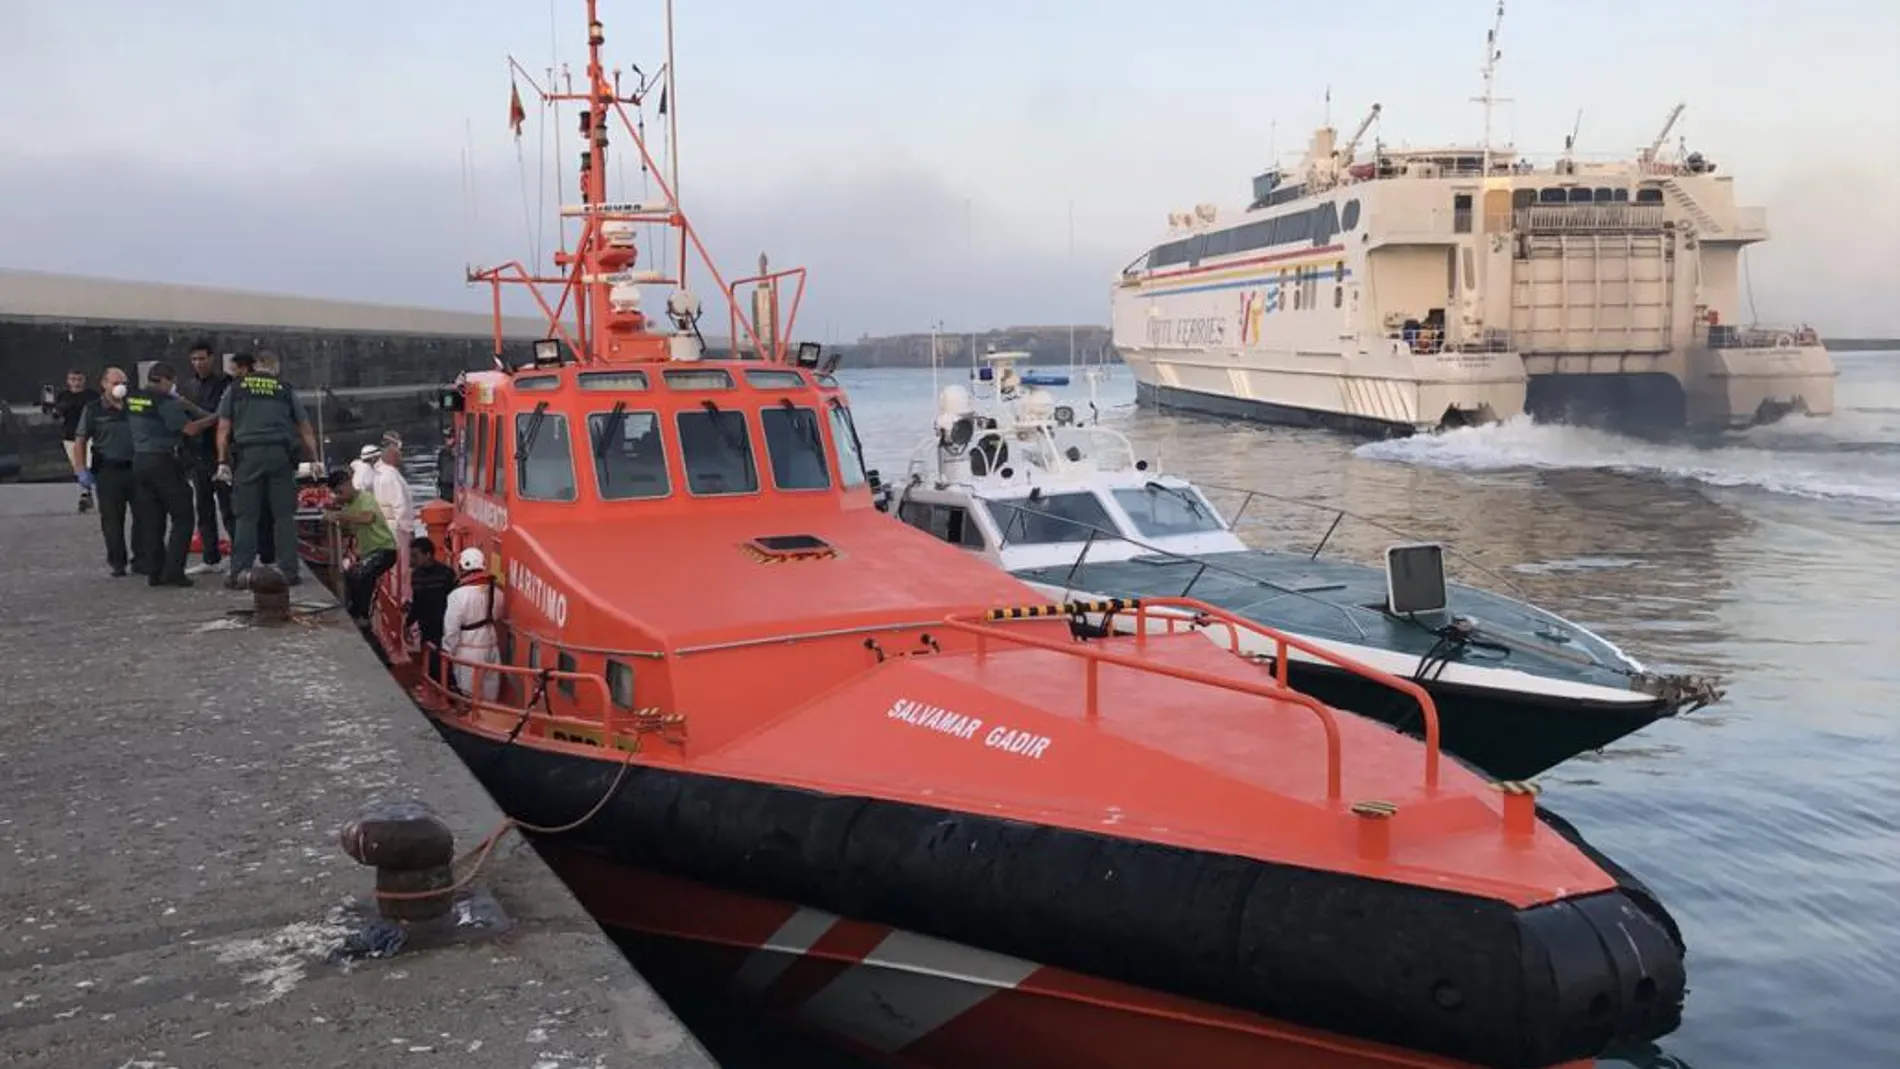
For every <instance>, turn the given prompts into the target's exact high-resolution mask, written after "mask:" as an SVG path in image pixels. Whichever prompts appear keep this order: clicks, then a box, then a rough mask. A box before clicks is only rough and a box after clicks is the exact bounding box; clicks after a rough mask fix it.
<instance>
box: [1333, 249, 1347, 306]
mask: <svg viewBox="0 0 1900 1069" xmlns="http://www.w3.org/2000/svg"><path fill="white" fill-rule="evenodd" d="M1345 303H1346V261H1344V260H1335V261H1333V307H1334V308H1340V307H1343V306H1344V305H1345Z"/></svg>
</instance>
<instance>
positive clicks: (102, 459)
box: [73, 367, 154, 576]
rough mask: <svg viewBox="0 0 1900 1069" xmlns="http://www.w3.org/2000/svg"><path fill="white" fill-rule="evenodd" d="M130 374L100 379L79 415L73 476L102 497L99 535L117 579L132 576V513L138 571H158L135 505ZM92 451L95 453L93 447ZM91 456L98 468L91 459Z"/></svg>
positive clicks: (113, 372) (109, 372) (115, 372)
mask: <svg viewBox="0 0 1900 1069" xmlns="http://www.w3.org/2000/svg"><path fill="white" fill-rule="evenodd" d="M128 392H129V391H128V389H127V387H126V381H125V372H123V371H121V370H119V369H118V368H116V367H109V368H107V369H106V373H105V374H103V375H101V376H99V394H98V395H97V396H95V397H94V398H93V400H92V401H90V402H88V403H87V405H86V407H85V409H84V410H83V411H81V412H80V414H79V423H78V425H77V426H76V427H75V428H74V431H73V442H74V445H75V446H76V448H75V449H74V450H73V455H74V456H75V457H76V458H78V459H76V460H74V462H73V474H74V476H76V477H77V478H78V479H79V485H80V487H81V488H83V489H84V490H85V491H86V492H87V493H89V494H93V495H95V496H96V497H97V498H98V503H99V504H98V508H99V531H100V533H101V534H102V535H103V536H104V537H105V542H106V566H107V567H109V568H111V569H112V574H113V575H114V576H123V575H124V574H125V572H126V563H127V562H126V552H125V517H126V513H127V511H128V510H129V511H130V512H131V514H132V559H131V565H132V571H133V572H135V573H138V574H140V575H147V574H150V573H152V572H153V570H154V569H153V568H152V563H151V561H150V560H148V559H147V558H146V556H145V544H144V542H143V535H144V525H143V524H142V523H140V522H139V511H138V510H137V509H134V508H131V505H132V455H133V454H132V427H131V423H130V421H129V420H128V419H127V415H126V410H125V397H126V394H127V393H128ZM88 446H90V447H91V451H90V454H89V453H88V450H87V447H88ZM88 455H90V456H91V458H92V463H91V464H90V465H87V464H86V463H85V458H86V457H87V456H88Z"/></svg>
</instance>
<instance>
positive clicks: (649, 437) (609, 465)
mask: <svg viewBox="0 0 1900 1069" xmlns="http://www.w3.org/2000/svg"><path fill="white" fill-rule="evenodd" d="M587 440H588V441H589V442H591V443H593V447H594V485H595V486H596V487H597V488H598V489H599V490H600V496H601V499H602V500H603V501H627V500H631V499H634V498H647V497H665V496H666V495H667V494H670V493H672V492H673V486H672V483H671V482H669V481H668V479H667V475H666V444H665V443H664V442H663V441H661V439H660V417H659V416H658V415H656V414H654V413H652V412H628V411H627V410H626V409H620V410H618V411H616V412H594V413H590V414H589V415H588V417H587Z"/></svg>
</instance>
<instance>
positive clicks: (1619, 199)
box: [1610, 189, 1630, 204]
mask: <svg viewBox="0 0 1900 1069" xmlns="http://www.w3.org/2000/svg"><path fill="white" fill-rule="evenodd" d="M1610 192H1611V193H1612V194H1614V195H1613V196H1612V197H1611V198H1610V199H1611V200H1612V201H1614V202H1615V203H1617V204H1627V203H1629V199H1630V191H1629V190H1627V189H1613V190H1611V191H1610Z"/></svg>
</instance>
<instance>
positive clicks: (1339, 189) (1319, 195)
mask: <svg viewBox="0 0 1900 1069" xmlns="http://www.w3.org/2000/svg"><path fill="white" fill-rule="evenodd" d="M1497 15H1498V22H1499V24H1501V23H1502V20H1503V15H1504V9H1503V5H1502V4H1499V6H1498V12H1497ZM1498 28H1499V27H1498V25H1494V26H1493V27H1492V30H1491V32H1490V35H1489V37H1488V40H1487V45H1486V58H1485V66H1484V95H1483V96H1482V97H1480V98H1479V100H1480V102H1482V103H1483V104H1484V106H1485V128H1486V134H1485V142H1484V144H1483V145H1481V146H1476V147H1466V148H1458V147H1452V148H1426V149H1407V150H1395V149H1390V148H1387V147H1385V146H1383V145H1380V144H1377V143H1376V142H1375V144H1374V147H1373V148H1372V150H1371V153H1370V156H1369V158H1365V159H1361V158H1359V156H1358V149H1359V145H1360V142H1361V141H1362V140H1363V139H1364V138H1365V136H1366V133H1367V131H1368V130H1370V129H1371V128H1372V126H1373V123H1374V122H1375V121H1376V120H1377V119H1378V118H1379V114H1380V108H1379V105H1377V104H1374V105H1373V106H1372V108H1371V111H1370V112H1369V113H1368V114H1367V116H1366V118H1365V121H1364V122H1362V123H1361V124H1360V125H1359V128H1358V129H1357V130H1356V131H1354V133H1353V134H1352V136H1351V137H1350V138H1348V139H1346V141H1345V143H1344V144H1340V143H1339V142H1338V140H1337V132H1336V131H1335V130H1334V129H1333V128H1332V127H1331V126H1324V127H1321V128H1320V129H1319V130H1317V131H1316V132H1315V134H1314V136H1313V138H1312V141H1311V143H1310V145H1309V147H1308V149H1307V151H1306V154H1305V157H1304V159H1303V161H1302V162H1301V164H1300V165H1299V167H1298V168H1297V169H1294V170H1292V171H1290V172H1288V171H1283V170H1281V169H1280V168H1278V167H1274V168H1271V169H1269V170H1267V171H1266V172H1265V173H1263V174H1260V175H1258V176H1256V177H1255V178H1254V180H1253V198H1252V200H1251V202H1250V203H1248V204H1247V206H1246V207H1245V208H1243V209H1241V210H1240V211H1238V212H1232V213H1227V212H1223V211H1222V210H1221V209H1219V208H1217V207H1216V206H1214V205H1210V204H1202V205H1199V206H1197V207H1196V208H1194V209H1193V210H1192V211H1189V212H1177V213H1174V214H1172V215H1170V217H1169V224H1170V231H1169V233H1168V235H1167V236H1166V237H1165V238H1164V239H1163V240H1161V241H1160V242H1159V243H1157V244H1156V245H1155V246H1154V247H1153V248H1151V249H1149V250H1148V251H1146V252H1144V253H1143V254H1142V255H1141V256H1140V257H1139V258H1137V259H1136V260H1135V261H1134V262H1133V263H1131V264H1129V265H1128V266H1127V267H1126V268H1124V269H1123V270H1122V272H1121V275H1120V277H1119V278H1117V279H1116V280H1115V282H1114V287H1113V294H1112V306H1113V314H1114V343H1115V346H1116V348H1117V349H1118V350H1119V351H1120V353H1121V354H1122V357H1123V359H1124V360H1125V361H1126V362H1127V363H1128V365H1129V366H1130V367H1131V368H1132V369H1133V370H1134V374H1135V379H1136V383H1137V396H1138V398H1139V400H1140V401H1141V402H1143V403H1148V404H1156V405H1163V406H1168V407H1176V408H1183V409H1188V410H1195V411H1201V412H1206V413H1210V414H1213V415H1222V416H1237V417H1243V418H1250V419H1258V420H1262V421H1265V422H1272V423H1294V424H1306V425H1321V426H1334V427H1339V428H1341V429H1346V430H1353V431H1359V432H1366V433H1374V434H1410V433H1413V432H1419V431H1430V430H1435V429H1439V428H1444V427H1450V426H1462V425H1466V424H1471V423H1483V422H1491V421H1497V420H1503V419H1508V418H1510V417H1512V416H1515V415H1518V414H1520V413H1524V412H1529V413H1531V415H1533V416H1534V417H1536V418H1540V419H1569V418H1575V419H1579V420H1588V421H1593V422H1594V421H1597V420H1599V419H1602V418H1605V417H1607V418H1608V421H1609V422H1612V423H1616V424H1620V425H1637V426H1642V427H1660V428H1688V429H1692V430H1711V429H1715V430H1719V429H1727V428H1740V427H1747V426H1752V425H1754V424H1757V423H1763V422H1769V421H1772V420H1775V419H1778V418H1780V417H1782V416H1784V415H1787V414H1789V413H1791V412H1804V413H1807V414H1810V415H1817V416H1818V415H1827V414H1830V413H1831V412H1832V411H1833V408H1834V379H1835V370H1834V364H1833V360H1832V359H1831V358H1830V357H1829V355H1828V352H1827V350H1826V348H1825V347H1824V346H1823V345H1822V344H1821V341H1820V339H1819V337H1818V336H1817V335H1816V334H1815V332H1814V331H1813V330H1811V329H1808V328H1806V327H1787V328H1775V327H1767V326H1762V325H1759V324H1753V323H1746V324H1745V323H1742V322H1740V320H1741V319H1742V313H1743V311H1744V308H1745V302H1744V300H1743V299H1742V296H1741V288H1740V287H1739V286H1738V284H1737V279H1738V272H1739V265H1740V259H1741V254H1742V250H1743V249H1744V248H1745V247H1747V246H1748V245H1751V244H1754V243H1757V242H1761V241H1764V240H1766V239H1767V237H1768V230H1767V227H1766V224H1765V217H1764V212H1763V210H1762V209H1761V208H1759V207H1740V206H1737V204H1736V201H1735V192H1734V186H1733V179H1732V178H1731V177H1730V176H1728V175H1726V174H1721V175H1718V174H1717V173H1716V165H1715V163H1713V162H1712V161H1710V160H1708V159H1707V158H1705V157H1704V156H1703V155H1702V154H1701V153H1700V152H1689V151H1687V150H1686V148H1682V147H1679V148H1678V149H1677V151H1675V152H1673V153H1665V152H1664V151H1663V145H1664V143H1665V141H1666V139H1667V138H1668V136H1669V132H1670V130H1671V129H1672V128H1673V127H1674V126H1675V122H1676V119H1677V118H1678V117H1679V116H1680V115H1681V113H1682V105H1677V106H1676V108H1675V109H1674V110H1673V111H1671V112H1670V114H1669V117H1668V121H1667V122H1666V123H1665V124H1664V125H1663V128H1662V131H1661V132H1660V133H1658V134H1657V135H1656V138H1655V140H1654V141H1652V142H1651V143H1650V145H1649V146H1648V147H1647V148H1645V149H1643V150H1642V151H1641V152H1640V153H1638V154H1637V155H1636V156H1635V157H1634V158H1624V159H1620V160H1614V161H1609V162H1586V161H1583V160H1579V159H1577V158H1576V157H1575V156H1574V155H1573V154H1572V151H1571V150H1572V146H1573V143H1574V134H1573V136H1572V137H1571V138H1568V139H1566V145H1565V152H1564V154H1563V156H1561V157H1560V158H1558V159H1557V160H1556V161H1554V163H1552V164H1550V165H1548V166H1543V165H1538V164H1534V163H1532V162H1531V161H1529V160H1528V159H1523V158H1520V157H1519V156H1517V155H1516V154H1515V153H1514V152H1512V151H1511V150H1509V149H1506V148H1494V147H1492V146H1491V144H1490V108H1491V102H1492V99H1493V98H1492V94H1491V87H1492V82H1493V77H1494V75H1495V72H1496V63H1497V58H1498V55H1499V53H1498V50H1497V35H1498Z"/></svg>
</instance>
